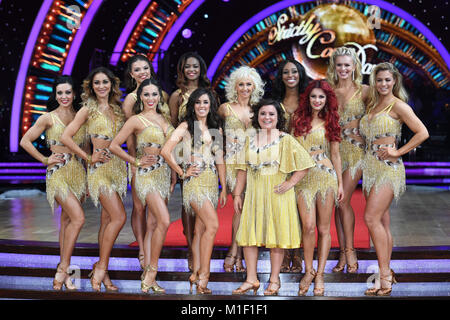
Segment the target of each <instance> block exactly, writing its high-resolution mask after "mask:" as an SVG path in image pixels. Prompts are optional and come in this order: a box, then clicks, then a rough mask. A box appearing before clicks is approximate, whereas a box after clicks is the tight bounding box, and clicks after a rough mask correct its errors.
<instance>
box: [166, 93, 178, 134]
mask: <svg viewBox="0 0 450 320" xmlns="http://www.w3.org/2000/svg"><path fill="white" fill-rule="evenodd" d="M179 100H180V91H178V90H176V91H175V92H174V93H172V95H171V96H170V99H169V103H168V104H169V110H170V118H171V119H170V120H171V122H172V124H173V126H174V127H175V126H177V124H178V109H179V108H180V106H179V105H178V101H179Z"/></svg>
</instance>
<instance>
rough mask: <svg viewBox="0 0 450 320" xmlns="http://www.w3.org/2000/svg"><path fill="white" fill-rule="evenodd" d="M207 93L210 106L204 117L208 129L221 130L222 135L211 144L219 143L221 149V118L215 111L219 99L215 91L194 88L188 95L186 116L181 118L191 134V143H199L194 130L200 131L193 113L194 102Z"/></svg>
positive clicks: (199, 140)
mask: <svg viewBox="0 0 450 320" xmlns="http://www.w3.org/2000/svg"><path fill="white" fill-rule="evenodd" d="M204 94H206V95H208V98H209V101H210V107H209V113H208V116H207V118H206V125H207V126H208V130H211V129H216V130H221V132H222V136H221V139H220V141H214V142H213V144H217V145H219V147H220V149H221V150H223V132H224V131H223V120H222V118H221V117H220V116H219V114H218V113H217V110H218V108H219V101H218V99H217V96H216V94H215V92H214V91H213V90H212V89H210V88H198V89H195V90H194V91H193V92H192V93H191V95H190V96H189V100H188V102H187V105H186V116H185V117H184V118H183V119H182V120H181V121H182V122H183V121H186V122H187V125H188V131H189V133H190V135H191V137H194V139H193V141H192V145H194V144H195V145H197V144H201V139H200V137H197V136H196V135H195V132H197V133H199V132H201V130H200V128H199V123H198V121H197V115H196V114H195V108H194V106H195V103H196V102H197V101H198V100H199V98H200V97H201V96H202V95H204ZM212 137H215V135H212Z"/></svg>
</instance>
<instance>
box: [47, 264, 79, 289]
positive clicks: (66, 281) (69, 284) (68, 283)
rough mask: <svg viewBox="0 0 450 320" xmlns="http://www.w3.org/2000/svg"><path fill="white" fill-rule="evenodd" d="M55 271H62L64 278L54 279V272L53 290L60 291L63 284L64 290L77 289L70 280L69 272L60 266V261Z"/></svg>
mask: <svg viewBox="0 0 450 320" xmlns="http://www.w3.org/2000/svg"><path fill="white" fill-rule="evenodd" d="M56 273H57V274H58V273H64V279H63V280H62V281H58V280H56V274H55V279H53V290H56V291H61V290H62V287H63V286H65V287H66V290H69V291H75V290H77V287H76V286H75V285H74V284H73V283H72V281H71V280H70V274H69V273H68V272H67V270H63V269H62V268H61V267H60V263H58V266H57V267H56Z"/></svg>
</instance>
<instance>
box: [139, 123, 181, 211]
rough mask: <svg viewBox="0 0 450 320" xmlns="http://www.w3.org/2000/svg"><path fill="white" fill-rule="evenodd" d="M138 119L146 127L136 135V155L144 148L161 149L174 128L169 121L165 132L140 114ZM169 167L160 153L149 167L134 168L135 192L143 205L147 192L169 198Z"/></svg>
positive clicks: (143, 151) (141, 154) (143, 152)
mask: <svg viewBox="0 0 450 320" xmlns="http://www.w3.org/2000/svg"><path fill="white" fill-rule="evenodd" d="M137 117H138V119H139V120H140V121H141V122H142V123H143V124H144V126H146V128H145V129H144V130H143V131H142V132H141V133H140V134H138V135H137V136H136V142H137V157H138V158H140V157H142V156H143V155H145V149H146V148H158V149H161V148H162V146H163V145H164V143H165V142H166V141H167V139H168V137H170V135H171V134H172V132H173V130H174V128H173V127H172V125H171V124H170V123H169V127H168V128H167V132H166V133H165V132H164V131H163V129H162V128H161V127H159V126H158V125H157V124H154V123H153V122H151V121H149V120H147V119H146V118H145V117H143V116H141V115H137ZM170 173H171V170H170V167H169V166H168V164H167V163H166V161H165V160H164V158H163V157H162V156H161V155H158V160H157V163H156V164H154V165H152V166H149V167H145V168H144V167H139V168H138V169H137V170H136V180H135V186H136V193H137V195H138V197H139V199H140V200H141V202H142V203H143V204H144V205H145V198H146V197H147V195H148V194H149V193H154V192H159V194H160V195H161V198H162V199H169V196H170Z"/></svg>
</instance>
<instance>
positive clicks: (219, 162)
mask: <svg viewBox="0 0 450 320" xmlns="http://www.w3.org/2000/svg"><path fill="white" fill-rule="evenodd" d="M180 141H182V146H183V159H181V162H182V165H183V168H182V167H180V166H179V165H178V163H179V161H177V159H175V157H174V155H173V151H174V149H175V147H176V145H177V144H178V143H179V142H180ZM161 155H162V156H163V157H164V158H165V159H166V161H167V163H168V164H169V166H170V167H171V168H172V170H175V171H176V172H177V173H178V175H179V176H180V179H181V180H183V206H184V208H185V209H186V212H187V214H195V216H196V217H197V219H196V220H195V232H194V238H193V241H192V254H193V273H192V275H191V276H190V277H189V282H190V284H191V292H192V285H193V284H195V285H196V288H197V294H211V290H210V289H208V288H207V284H208V280H209V274H210V262H211V254H212V250H213V247H214V239H215V236H216V232H217V229H218V227H219V220H218V217H217V211H216V208H217V202H218V198H219V200H220V203H221V207H224V206H225V203H226V200H227V191H226V186H225V183H224V182H225V181H226V180H225V179H226V177H225V164H224V162H223V132H222V123H221V119H220V118H219V117H218V115H217V101H216V100H215V98H214V93H213V92H212V91H211V90H210V89H204V88H199V89H197V90H195V91H194V92H193V93H192V94H191V96H190V97H189V101H188V104H187V108H186V117H185V118H184V120H183V121H182V122H181V123H180V125H179V126H178V127H177V128H176V129H175V131H174V132H173V133H172V136H171V137H170V138H169V140H168V141H167V142H166V144H165V145H164V147H163V149H162V150H161ZM217 173H218V174H217ZM218 178H219V179H220V181H221V182H222V183H223V185H222V190H221V192H220V196H219V195H218V188H219V185H218Z"/></svg>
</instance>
